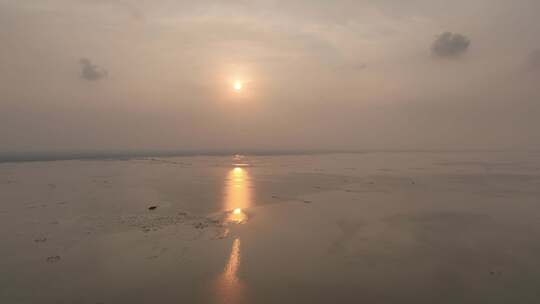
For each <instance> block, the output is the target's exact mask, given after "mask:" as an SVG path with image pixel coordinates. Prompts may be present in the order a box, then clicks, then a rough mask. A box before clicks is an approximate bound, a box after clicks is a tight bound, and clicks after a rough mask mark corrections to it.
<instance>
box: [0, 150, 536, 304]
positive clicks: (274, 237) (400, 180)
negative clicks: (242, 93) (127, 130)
mask: <svg viewBox="0 0 540 304" xmlns="http://www.w3.org/2000/svg"><path fill="white" fill-rule="evenodd" d="M539 199H540V155H539V154H537V153H509V152H506V153H502V152H497V153H496V152H489V153H488V152H482V153H480V152H476V153H469V152H468V153H465V152H461V153H427V152H426V153H412V152H403V153H362V154H327V155H292V156H234V157H229V156H227V157H225V156H213V157H191V156H190V157H168V158H151V159H150V158H144V159H132V160H85V161H78V160H68V161H55V162H30V163H24V162H22V163H3V164H0V221H1V223H2V228H3V229H0V237H1V239H2V241H3V246H2V248H1V249H0V259H1V260H0V268H1V269H2V273H3V275H2V276H0V302H1V303H148V302H158V303H328V302H345V303H349V302H355V303H356V302H369V303H538V301H539V300H540V296H538V293H537V286H538V285H539V284H540V262H539V261H538V256H539V255H540V243H539V242H538V239H539V237H540V217H539V216H538V214H540V212H539V211H540V206H539V203H540V200H539ZM150 206H156V207H157V208H156V209H155V210H148V207H150Z"/></svg>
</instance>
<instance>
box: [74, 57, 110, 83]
mask: <svg viewBox="0 0 540 304" xmlns="http://www.w3.org/2000/svg"><path fill="white" fill-rule="evenodd" d="M79 63H80V65H81V77H82V78H83V79H86V80H88V81H95V80H100V79H102V78H105V77H107V70H105V69H103V68H100V67H99V66H97V65H95V64H93V63H92V62H91V61H90V59H88V58H81V59H80V60H79Z"/></svg>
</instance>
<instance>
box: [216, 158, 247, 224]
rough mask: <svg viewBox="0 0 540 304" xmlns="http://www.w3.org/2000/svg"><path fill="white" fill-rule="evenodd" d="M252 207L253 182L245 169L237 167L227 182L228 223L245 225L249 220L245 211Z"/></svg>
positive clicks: (225, 206) (230, 173)
mask: <svg viewBox="0 0 540 304" xmlns="http://www.w3.org/2000/svg"><path fill="white" fill-rule="evenodd" d="M250 205H251V180H250V177H249V174H248V171H247V169H246V168H244V167H235V168H234V169H232V170H230V171H229V173H228V174H227V179H226V181H225V202H224V206H223V209H224V210H225V211H226V212H227V221H230V222H234V223H243V222H245V221H246V220H247V215H246V213H245V209H246V208H248V207H249V206H250Z"/></svg>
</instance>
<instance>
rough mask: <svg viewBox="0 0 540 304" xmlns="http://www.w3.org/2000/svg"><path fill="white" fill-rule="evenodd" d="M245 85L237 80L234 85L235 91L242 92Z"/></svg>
mask: <svg viewBox="0 0 540 304" xmlns="http://www.w3.org/2000/svg"><path fill="white" fill-rule="evenodd" d="M242 87H243V84H242V82H241V81H240V80H237V81H235V82H234V84H233V88H234V90H235V91H237V92H240V91H241V90H242Z"/></svg>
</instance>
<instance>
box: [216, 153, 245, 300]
mask: <svg viewBox="0 0 540 304" xmlns="http://www.w3.org/2000/svg"><path fill="white" fill-rule="evenodd" d="M241 158H242V157H241V156H235V160H240V159H241ZM251 191H252V187H251V179H250V176H249V173H248V171H247V166H235V167H234V168H233V169H231V170H230V171H229V172H228V174H227V178H226V179H225V198H224V202H223V210H224V211H225V212H226V222H229V223H235V224H242V223H245V222H246V221H247V214H246V212H245V210H246V208H249V207H250V206H251V204H252V201H251V200H252V193H251ZM239 268H240V238H238V237H237V238H235V239H234V241H233V243H232V247H231V253H230V255H229V258H228V260H227V264H226V265H225V268H224V269H223V272H222V273H221V274H220V275H219V276H218V278H217V284H216V293H217V296H218V298H217V302H218V303H225V304H233V303H242V302H243V289H244V285H243V283H242V281H241V280H240V278H239V277H238V271H239Z"/></svg>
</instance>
